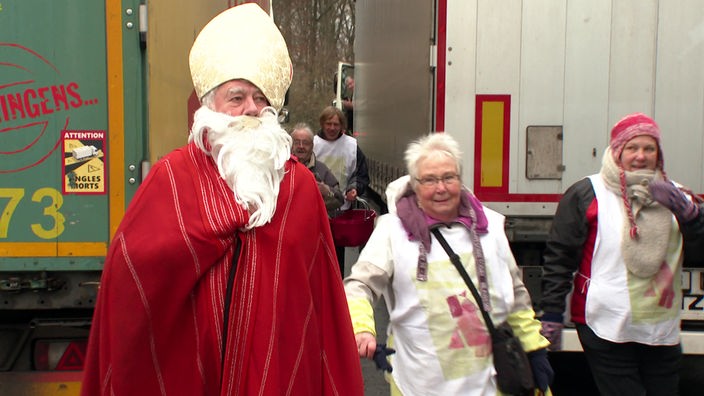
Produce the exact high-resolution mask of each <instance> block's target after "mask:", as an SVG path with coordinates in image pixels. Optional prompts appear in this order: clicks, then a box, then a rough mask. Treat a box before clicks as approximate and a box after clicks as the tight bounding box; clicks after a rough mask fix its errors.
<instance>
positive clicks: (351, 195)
mask: <svg viewBox="0 0 704 396" xmlns="http://www.w3.org/2000/svg"><path fill="white" fill-rule="evenodd" d="M345 199H346V200H348V201H350V202H354V201H355V200H356V199H357V189H356V188H353V189H350V190H349V191H347V192H346V193H345Z"/></svg>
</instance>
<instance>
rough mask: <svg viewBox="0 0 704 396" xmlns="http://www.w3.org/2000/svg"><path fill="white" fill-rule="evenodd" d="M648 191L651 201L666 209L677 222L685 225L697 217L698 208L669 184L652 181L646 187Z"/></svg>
mask: <svg viewBox="0 0 704 396" xmlns="http://www.w3.org/2000/svg"><path fill="white" fill-rule="evenodd" d="M648 190H650V195H651V196H652V197H653V199H654V200H656V201H658V202H659V203H660V204H661V205H662V206H664V207H666V208H668V209H669V210H670V212H672V213H673V214H674V215H675V217H677V219H678V220H681V221H683V222H685V223H686V222H688V221H690V220H692V219H694V218H695V217H697V216H698V215H699V206H697V204H695V203H694V202H692V201H690V200H689V199H687V197H686V196H685V195H684V193H682V191H680V189H679V188H677V186H675V185H674V184H672V183H670V182H666V181H654V182H652V183H650V184H649V185H648Z"/></svg>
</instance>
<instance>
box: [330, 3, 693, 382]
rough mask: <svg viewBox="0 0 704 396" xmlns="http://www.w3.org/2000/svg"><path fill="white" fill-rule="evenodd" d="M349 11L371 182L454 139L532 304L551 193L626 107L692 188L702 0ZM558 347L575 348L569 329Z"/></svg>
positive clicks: (591, 157)
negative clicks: (424, 140)
mask: <svg viewBox="0 0 704 396" xmlns="http://www.w3.org/2000/svg"><path fill="white" fill-rule="evenodd" d="M355 17H356V23H357V26H356V37H355V62H354V76H355V94H354V108H355V111H354V134H355V136H356V137H357V139H358V141H359V144H360V147H361V148H362V150H363V151H364V153H365V154H366V155H367V157H368V161H369V173H370V177H371V187H372V189H374V191H375V192H377V193H378V194H380V195H381V196H382V197H383V192H384V190H385V188H386V185H387V183H388V182H389V181H391V180H394V179H395V178H397V177H398V176H400V175H402V174H403V173H404V170H403V169H404V166H403V151H404V150H405V148H406V145H407V143H408V142H409V141H411V140H412V139H415V138H417V137H419V136H422V135H424V134H427V133H430V132H445V133H449V134H451V135H452V136H453V137H455V138H456V139H457V140H458V141H459V142H460V144H461V147H462V149H463V152H464V162H463V164H462V165H463V169H464V175H463V177H464V179H463V182H464V183H465V184H466V185H467V186H469V187H470V188H471V189H472V190H473V191H474V192H475V193H476V194H477V196H478V197H479V198H480V199H481V200H482V201H483V202H484V203H485V204H486V205H487V206H489V207H491V208H492V209H495V210H497V211H499V212H501V213H503V214H504V215H505V216H506V218H507V223H506V232H507V234H508V236H509V239H510V241H511V243H512V247H513V249H514V253H515V255H516V258H517V260H518V261H519V264H520V265H521V266H522V268H523V270H524V279H525V282H526V285H527V286H528V287H529V290H530V291H531V294H532V295H533V297H534V300H535V301H536V302H537V301H539V299H540V275H541V267H540V264H541V254H542V249H543V247H544V241H545V239H546V237H547V233H548V230H549V227H550V224H551V220H552V216H553V214H554V212H555V209H556V206H557V202H558V201H559V198H560V196H561V194H562V192H564V190H565V189H566V188H567V187H568V186H570V185H571V184H572V183H574V182H575V181H577V180H579V179H580V178H582V177H584V176H586V175H589V174H592V173H595V172H597V171H598V170H599V168H600V165H601V157H602V154H603V150H604V149H605V148H606V146H607V145H608V142H609V132H610V128H611V126H612V125H613V124H614V123H615V122H616V121H617V120H618V119H620V118H621V117H622V116H624V115H626V114H628V113H631V112H636V111H640V112H644V113H647V114H649V115H651V116H653V117H654V118H655V120H656V121H657V122H658V123H659V125H660V127H661V129H662V133H663V137H662V140H663V146H664V152H665V166H666V171H667V174H668V175H669V176H670V177H671V178H673V179H675V180H677V181H679V182H681V183H683V184H685V185H686V186H688V187H690V188H691V189H692V190H693V191H695V192H696V193H698V194H702V193H703V192H704V162H703V161H704V160H703V159H702V158H703V157H704V7H703V6H702V3H701V1H699V0H681V1H669V0H659V1H658V0H590V1H576V0H573V1H569V0H568V1H555V0H523V1H521V0H384V1H376V0H357V2H356V15H355ZM343 74H348V73H347V71H346V72H345V73H341V72H338V75H340V76H341V75H343ZM338 92H340V91H339V90H338ZM683 276H684V279H683V282H682V284H683V288H684V294H685V298H684V303H683V307H682V309H683V319H684V320H683V330H684V331H683V334H682V335H683V337H682V343H683V348H684V352H685V354H686V359H685V367H686V369H683V378H684V377H693V378H694V379H695V380H698V381H702V379H701V378H702V374H704V312H703V309H704V300H703V298H702V295H703V294H704V292H703V290H702V289H703V286H704V276H703V275H702V272H701V270H696V269H687V270H686V271H685V272H684V275H683ZM565 349H566V352H565V355H568V354H570V351H571V352H572V353H575V354H579V351H580V344H579V342H578V340H577V338H576V334H575V332H574V331H573V330H569V329H568V330H567V331H566V334H565ZM555 359H559V356H558V357H556V358H555ZM575 364H576V363H575ZM573 367H574V366H573ZM699 389H701V387H700V388H699ZM686 392H687V390H686V389H685V390H684V391H683V394H686Z"/></svg>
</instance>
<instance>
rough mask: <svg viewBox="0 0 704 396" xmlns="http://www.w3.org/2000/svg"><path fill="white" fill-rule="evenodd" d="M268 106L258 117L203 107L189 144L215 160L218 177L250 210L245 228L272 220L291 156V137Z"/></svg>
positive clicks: (237, 199)
mask: <svg viewBox="0 0 704 396" xmlns="http://www.w3.org/2000/svg"><path fill="white" fill-rule="evenodd" d="M277 115H278V114H277V112H276V110H275V109H274V108H272V107H265V108H264V109H262V111H261V112H260V114H259V117H251V116H237V117H232V116H229V115H226V114H222V113H218V112H215V111H212V110H210V109H209V108H208V107H207V106H205V105H204V106H201V108H200V109H198V111H196V113H195V116H194V122H193V128H192V129H191V135H190V136H189V138H188V140H189V142H190V141H193V142H195V144H196V145H197V146H198V147H199V148H200V149H201V150H202V151H203V152H205V153H206V154H208V155H210V156H212V157H213V159H214V160H215V163H216V164H217V167H218V171H219V172H220V176H221V177H222V178H223V179H224V180H225V181H226V182H227V184H228V185H229V186H230V188H231V189H232V191H233V192H234V194H235V200H236V201H237V203H238V204H240V205H242V207H244V208H245V209H246V210H248V211H249V213H250V217H249V222H248V223H247V226H246V227H245V228H246V229H251V228H254V227H259V226H262V225H265V224H266V223H268V222H269V221H271V218H272V217H273V216H274V212H275V210H276V200H277V198H278V195H279V184H280V183H281V180H282V179H283V177H284V166H285V164H286V161H287V160H288V159H289V157H290V155H291V137H290V136H289V135H288V134H287V133H286V131H284V130H283V129H282V128H281V126H280V125H279V122H278V121H277Z"/></svg>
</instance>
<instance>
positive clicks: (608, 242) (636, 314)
mask: <svg viewBox="0 0 704 396" xmlns="http://www.w3.org/2000/svg"><path fill="white" fill-rule="evenodd" d="M589 179H590V181H591V182H592V186H593V187H594V193H595V196H596V201H597V203H598V228H597V234H596V240H595V242H594V255H593V257H592V263H591V277H590V280H589V283H588V292H587V300H586V307H585V319H586V322H587V325H588V326H589V327H590V328H591V329H592V330H593V331H594V333H595V334H596V335H597V336H599V337H600V338H603V339H605V340H608V341H612V342H638V343H643V344H648V345H675V344H677V343H679V340H680V308H681V307H680V305H681V301H682V287H681V272H682V259H683V254H682V234H680V232H679V227H678V225H677V221H676V219H675V218H674V216H673V218H672V230H671V231H670V241H669V243H668V246H669V248H668V251H667V255H666V257H665V260H666V263H663V266H662V267H661V270H660V271H659V272H658V273H657V274H655V276H653V277H652V278H641V277H638V276H635V275H633V274H632V273H630V272H628V271H627V269H626V265H625V264H624V262H623V256H622V254H621V238H622V235H623V221H624V219H625V218H626V216H625V214H624V210H625V209H624V205H623V201H622V199H621V197H620V196H618V195H616V194H614V193H613V192H611V191H609V190H608V189H607V188H606V186H605V185H604V182H603V180H602V178H601V176H600V175H592V176H590V177H589ZM668 296H669V297H668ZM666 300H669V301H671V305H670V306H668V304H666V303H665V301H666Z"/></svg>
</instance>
